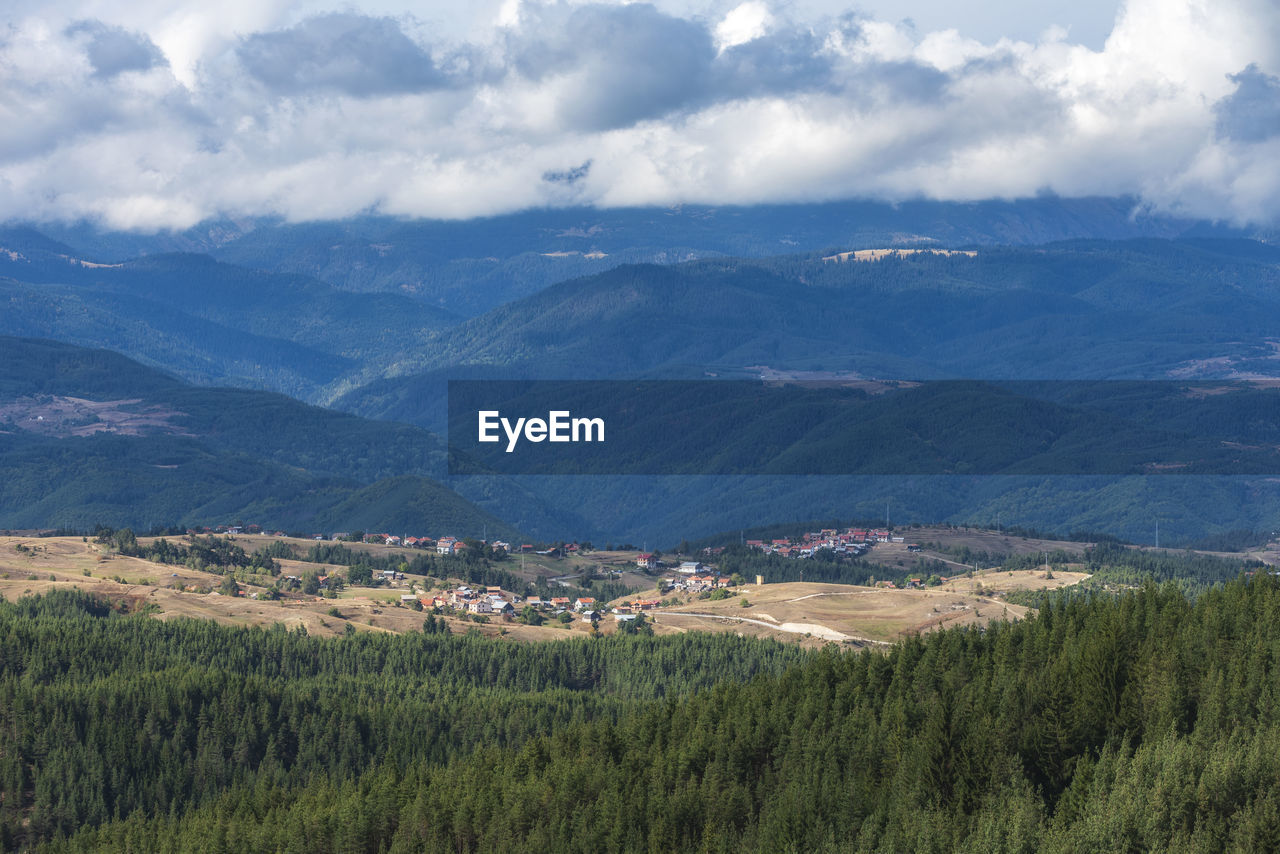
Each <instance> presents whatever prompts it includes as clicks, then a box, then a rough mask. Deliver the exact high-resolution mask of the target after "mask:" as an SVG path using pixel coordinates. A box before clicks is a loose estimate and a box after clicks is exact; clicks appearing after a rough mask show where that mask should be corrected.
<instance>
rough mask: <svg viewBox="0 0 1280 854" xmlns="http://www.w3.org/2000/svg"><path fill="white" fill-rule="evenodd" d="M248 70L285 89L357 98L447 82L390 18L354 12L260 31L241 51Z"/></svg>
mask: <svg viewBox="0 0 1280 854" xmlns="http://www.w3.org/2000/svg"><path fill="white" fill-rule="evenodd" d="M236 54H237V55H238V57H239V59H240V61H241V62H242V63H243V64H244V67H245V68H246V69H247V70H248V72H249V73H250V74H251V75H252V76H253V77H254V78H256V79H257V80H259V81H260V82H262V83H264V84H266V86H267V87H268V88H269V89H271V90H273V91H275V92H279V93H285V94H297V93H300V92H307V91H314V90H331V91H336V92H341V93H344V94H347V95H354V96H357V97H367V96H373V95H385V94H389V93H395V92H414V91H419V90H423V89H433V88H437V87H440V86H443V85H444V84H445V82H446V78H445V75H444V74H442V73H441V72H440V71H439V70H438V69H437V68H436V66H435V63H434V62H433V61H432V59H431V55H430V54H429V53H428V52H427V51H426V50H424V49H423V48H422V46H421V45H419V44H417V43H416V42H414V41H413V40H412V39H410V38H409V37H408V36H406V35H405V33H404V31H403V30H402V29H400V26H399V25H398V24H397V23H396V22H395V21H393V20H392V19H390V18H370V17H366V16H364V15H355V14H351V13H342V14H331V15H321V16H317V17H314V18H308V19H307V20H305V21H303V22H302V23H300V24H298V25H297V26H295V27H290V28H289V29H287V30H279V31H276V32H269V33H254V34H253V35H251V36H249V37H248V38H246V39H245V40H244V42H243V43H241V44H240V46H239V47H238V48H237V49H236Z"/></svg>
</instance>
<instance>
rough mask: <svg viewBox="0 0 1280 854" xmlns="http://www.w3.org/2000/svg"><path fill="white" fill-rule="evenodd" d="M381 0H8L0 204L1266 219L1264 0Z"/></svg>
mask: <svg viewBox="0 0 1280 854" xmlns="http://www.w3.org/2000/svg"><path fill="white" fill-rule="evenodd" d="M391 2H392V0H379V3H378V5H377V6H374V5H372V4H371V3H365V4H363V5H362V7H361V11H360V12H354V11H352V10H351V9H350V7H344V9H345V11H341V12H340V13H338V14H335V13H334V9H333V7H332V6H326V5H324V4H323V2H322V0H305V2H298V0H237V2H229V3H225V4H220V5H219V6H218V7H217V12H216V14H215V13H213V12H211V11H209V10H211V9H212V8H213V7H210V6H208V5H207V4H195V3H194V2H188V3H180V4H176V5H175V4H174V3H173V2H160V1H159V0H141V2H132V3H130V4H128V5H119V6H117V5H116V4H114V3H110V2H107V0H54V2H49V3H43V4H39V3H36V2H35V0H18V2H17V6H16V8H15V9H14V10H13V11H12V12H10V13H7V14H8V15H9V20H8V21H7V26H6V27H4V28H2V29H0V187H3V190H4V192H3V193H0V218H17V219H55V218H60V219H69V218H92V219H98V220H101V221H103V222H105V223H107V224H109V225H112V226H114V227H122V228H165V227H183V226H187V225H191V224H194V223H195V222H197V221H199V220H200V219H203V218H206V217H210V216H216V215H220V214H228V215H245V214H250V215H252V214H268V213H273V214H280V215H283V216H285V217H288V218H290V219H295V220H304V219H320V218H334V217H342V216H346V215H350V214H355V213H359V212H362V211H368V210H381V211H384V212H387V213H393V214H401V215H407V216H441V217H466V216H473V215H485V214H494V213H499V212H502V211H506V210H513V209H517V208H521V207H528V206H535V205H546V204H551V205H556V204H598V205H631V204H671V203H677V202H682V201H689V202H706V203H717V202H721V203H751V202H766V201H798V200H816V199H830V198H840V197H849V196H866V197H875V198H882V199H903V198H913V197H928V198H939V199H965V200H967V199H980V198H988V197H1006V198H1007V197H1017V196H1028V195H1034V194H1038V193H1042V192H1044V191H1046V190H1047V191H1052V192H1057V193H1059V194H1063V195H1085V194H1090V195H1092V194H1105V195H1114V194H1134V195H1138V196H1140V197H1142V198H1143V199H1145V200H1146V202H1147V203H1148V204H1150V205H1152V206H1154V207H1156V208H1159V209H1165V210H1169V211H1177V212H1180V213H1185V214H1191V215H1203V216H1209V217H1217V218H1224V219H1235V220H1239V221H1245V220H1251V221H1264V220H1266V221H1274V220H1276V219H1277V217H1280V166H1278V165H1277V164H1280V135H1278V134H1277V133H1275V132H1273V128H1276V127H1277V125H1278V123H1280V103H1277V102H1278V101H1280V10H1278V9H1277V8H1276V7H1275V6H1274V4H1273V3H1271V2H1270V0H1222V1H1221V2H1212V3H1210V2H1206V0H1129V2H1128V3H1127V4H1126V5H1125V6H1124V7H1123V9H1122V10H1121V13H1120V15H1119V17H1118V19H1117V22H1116V26H1115V28H1114V30H1113V32H1112V33H1111V36H1110V37H1109V38H1108V39H1107V41H1106V43H1105V46H1104V47H1103V48H1102V49H1101V50H1092V49H1090V48H1087V47H1084V46H1082V45H1078V44H1073V43H1072V42H1071V40H1070V36H1069V31H1066V30H1062V29H1057V30H1047V31H1046V32H1045V34H1044V36H1043V37H1042V38H1041V39H1039V40H1038V41H1034V42H1029V41H1018V40H1013V39H1000V40H997V41H987V42H984V41H980V40H977V39H974V38H971V37H968V36H965V35H962V34H961V33H960V32H958V31H956V30H954V29H945V30H940V31H937V32H919V31H917V29H916V27H915V26H913V25H912V24H910V23H909V22H892V21H877V20H870V19H865V18H861V19H860V18H856V17H834V18H832V17H810V18H809V19H806V20H795V19H791V18H784V17H782V16H781V15H779V14H777V13H775V12H774V11H771V10H770V7H769V6H767V5H765V4H764V3H763V2H760V0H748V2H744V3H739V4H736V5H735V4H733V3H732V2H724V3H721V4H719V5H715V6H708V7H706V9H705V10H704V14H694V13H692V12H690V11H689V10H688V9H683V10H682V11H681V14H675V13H674V8H675V7H672V6H667V5H664V6H661V7H659V6H653V5H648V4H644V3H637V4H632V5H620V4H608V3H590V2H539V1H538V0H523V2H516V0H491V2H486V3H484V4H480V5H479V6H477V7H475V11H474V13H473V14H471V15H470V16H469V17H467V18H466V20H464V21H461V22H459V21H458V20H453V21H452V22H451V23H450V22H447V21H437V20H436V19H433V18H432V17H431V15H429V14H427V15H423V16H421V17H416V16H410V15H408V14H406V13H405V12H404V11H398V10H397V9H396V8H394V7H393V6H391V5H389V4H390V3H391ZM786 8H787V9H789V10H790V12H789V14H795V10H796V9H797V8H798V7H796V6H795V5H789V6H787V7H786ZM584 166H585V168H584ZM564 176H572V180H567V179H565V178H564Z"/></svg>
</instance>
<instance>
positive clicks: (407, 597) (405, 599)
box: [400, 593, 418, 605]
mask: <svg viewBox="0 0 1280 854" xmlns="http://www.w3.org/2000/svg"><path fill="white" fill-rule="evenodd" d="M417 601H418V597H417V596H415V595H413V594H412V593H401V594H400V604H401V605H412V604H413V603H414V602H417Z"/></svg>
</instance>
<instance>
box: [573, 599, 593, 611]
mask: <svg viewBox="0 0 1280 854" xmlns="http://www.w3.org/2000/svg"><path fill="white" fill-rule="evenodd" d="M595 604H596V600H595V599H593V598H592V597H590V596H586V597H584V598H582V599H575V600H574V602H573V610H575V611H585V610H587V609H589V608H593V607H595Z"/></svg>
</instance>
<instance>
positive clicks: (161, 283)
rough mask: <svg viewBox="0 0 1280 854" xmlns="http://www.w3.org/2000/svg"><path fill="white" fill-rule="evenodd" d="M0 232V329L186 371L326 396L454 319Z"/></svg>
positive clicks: (221, 267)
mask: <svg viewBox="0 0 1280 854" xmlns="http://www.w3.org/2000/svg"><path fill="white" fill-rule="evenodd" d="M74 251H75V250H73V249H71V248H70V247H66V246H62V245H60V244H57V243H54V242H53V241H50V240H48V239H47V238H45V237H44V236H43V235H40V234H38V233H36V232H30V231H28V230H7V231H0V296H2V297H3V299H4V300H5V303H6V307H7V310H6V312H5V314H4V316H3V318H0V333H2V334H8V335H21V336H39V337H49V338H56V339H58V340H62V341H67V342H69V343H75V344H81V345H89V346H103V347H109V348H111V349H114V350H117V351H120V352H123V353H125V354H127V355H130V356H133V357H134V358H137V359H140V360H143V361H145V362H147V363H149V364H151V365H154V366H158V367H162V368H164V369H165V370H168V371H171V372H174V373H177V374H179V375H181V376H183V377H185V378H187V379H190V380H193V381H196V382H201V383H206V384H220V385H240V386H247V387H251V388H269V389H272V390H276V391H283V392H287V393H290V394H292V395H294V396H297V397H304V398H310V399H316V400H318V399H320V398H321V397H323V396H324V393H325V391H324V390H325V389H326V388H328V387H330V386H334V385H335V384H336V385H337V386H342V384H343V382H344V381H350V379H348V378H356V379H358V378H359V377H361V376H363V371H365V370H366V368H368V369H370V370H372V369H375V368H379V369H386V368H387V367H388V366H390V365H392V364H394V362H395V361H396V359H397V354H398V353H399V352H400V351H401V350H402V349H403V348H405V347H406V346H413V345H414V344H415V343H419V342H421V341H423V340H425V339H426V338H428V337H430V336H431V335H432V334H434V333H435V332H436V331H437V330H439V329H441V328H443V327H445V326H448V325H451V324H452V323H454V322H456V321H457V320H458V319H459V318H457V316H456V315H453V314H452V313H450V312H448V311H445V310H442V309H439V308H433V307H431V306H429V305H426V304H424V303H422V302H420V301H417V300H413V299H410V298H409V297H406V296H403V295H396V294H352V293H348V292H344V291H341V290H339V289H336V288H334V287H332V286H330V285H328V284H326V283H324V282H321V281H319V280H317V279H313V278H308V277H305V276H300V275H284V274H277V273H271V272H264V271H257V270H251V269H247V268H244V267H237V266H233V265H230V264H223V263H219V262H216V261H214V260H213V259H211V258H209V257H207V256H203V255H192V254H167V255H155V256H148V257H145V258H141V259H135V260H127V261H121V262H118V263H112V264H103V263H99V262H96V261H91V260H87V259H85V258H82V257H78V256H76V255H74V254H72V253H73V252H74Z"/></svg>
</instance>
